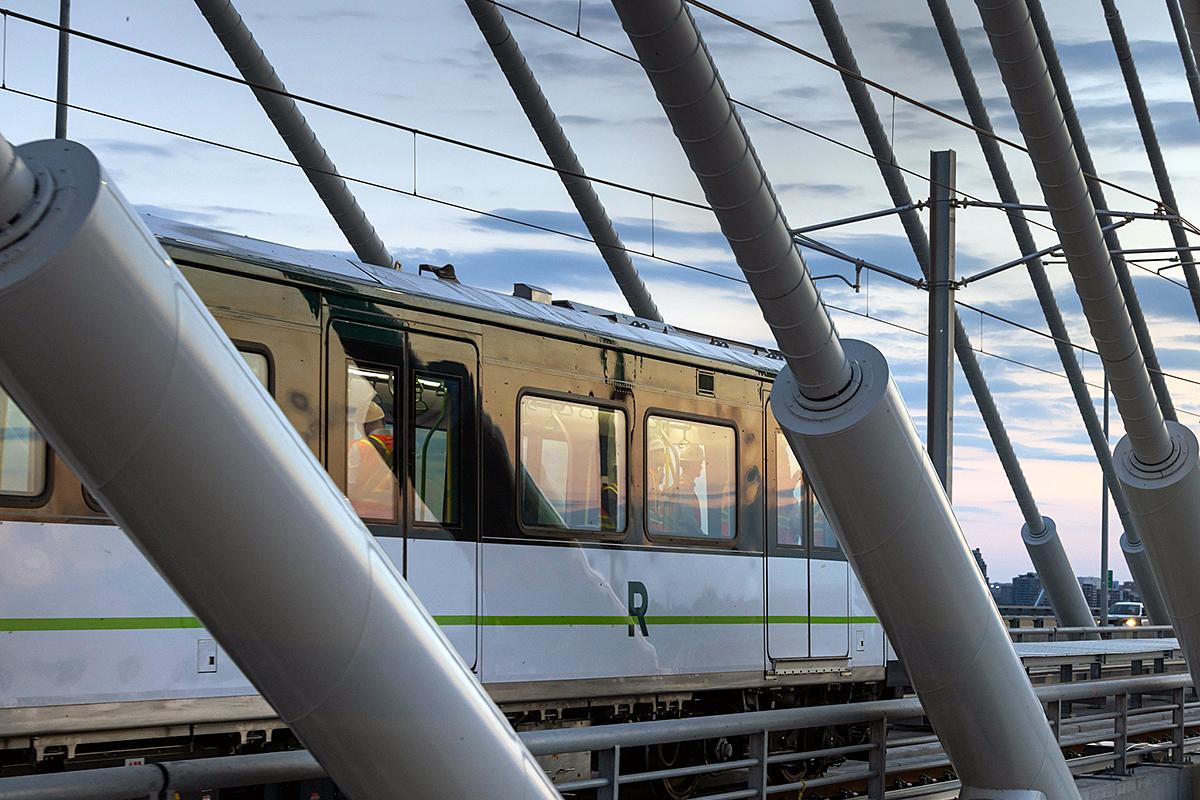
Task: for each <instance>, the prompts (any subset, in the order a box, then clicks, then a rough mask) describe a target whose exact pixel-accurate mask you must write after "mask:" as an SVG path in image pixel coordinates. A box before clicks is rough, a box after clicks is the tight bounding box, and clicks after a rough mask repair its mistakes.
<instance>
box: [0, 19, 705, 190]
mask: <svg viewBox="0 0 1200 800" xmlns="http://www.w3.org/2000/svg"><path fill="white" fill-rule="evenodd" d="M0 15H3V16H4V18H5V19H7V18H8V17H12V18H13V19H16V20H20V21H21V22H27V23H29V24H31V25H37V26H39V27H42V28H47V29H49V30H54V31H65V32H66V33H68V34H70V35H71V36H77V37H79V38H81V39H84V40H86V41H89V42H93V43H95V44H100V45H104V46H106V47H111V48H114V49H116V50H121V51H124V52H127V53H131V54H133V55H137V56H141V57H143V58H148V59H151V60H152V61H158V62H161V63H163V64H168V65H170V66H173V67H178V68H180V69H184V70H188V71H190V72H195V73H198V74H201V75H205V76H208V77H210V78H217V79H218V80H222V81H226V82H228V83H232V84H236V85H239V86H246V87H248V88H251V89H256V90H260V91H265V92H270V93H272V94H277V95H279V96H280V97H286V98H288V99H289V100H293V101H295V102H297V103H304V104H306V105H310V106H313V107H315V108H319V109H321V110H323V111H331V112H333V113H336V114H342V115H344V116H348V117H351V118H353V119H357V120H361V121H363V122H370V123H372V124H375V125H381V126H383V127H387V128H392V129H393V130H398V131H403V132H404V133H408V134H411V135H413V136H418V137H421V138H424V139H429V140H430V141H435V142H440V143H442V144H448V145H452V146H454V147H460V148H463V149H465V150H472V151H474V152H477V153H482V154H484V155H488V156H492V157H494V158H500V159H504V160H506V161H512V162H514V163H517V164H522V165H524V166H527V167H535V168H537V169H540V170H544V171H546V172H555V173H559V174H563V175H568V176H571V177H578V178H586V179H588V180H590V181H591V182H592V183H597V184H600V185H601V186H608V187H610V188H613V189H620V190H622V191H626V192H631V193H633V194H638V195H642V196H643V197H649V198H652V199H657V200H666V201H668V202H671V203H676V204H678V205H681V206H686V207H689V208H694V209H698V210H701V211H712V207H711V206H709V205H707V204H705V203H700V202H697V201H695V200H688V199H686V198H683V197H675V196H673V195H668V194H663V193H661V192H655V191H651V190H649V189H643V188H641V187H639V186H633V185H631V184H626V183H621V182H620V181H614V180H609V179H607V178H598V177H596V176H594V175H586V174H577V173H573V172H570V171H568V170H560V169H557V168H556V167H554V166H553V165H551V164H545V163H543V162H541V161H537V160H535V159H532V158H526V157H525V156H519V155H516V154H515V153H509V152H506V151H504V150H498V149H496V148H494V147H488V146H487V145H482V144H478V143H476V142H469V141H467V140H465V139H459V138H456V137H454V136H448V135H446V134H442V133H436V132H434V131H429V130H425V129H423V128H418V127H416V126H414V125H408V124H405V123H403V122H397V121H396V120H391V119H387V118H385V117H380V116H377V115H375V114H368V113H367V112H365V111H358V110H355V109H353V108H349V107H347V106H341V105H338V104H336V103H331V102H329V101H327V100H320V99H318V98H315V97H309V96H307V95H302V94H296V93H295V92H290V91H280V90H279V89H275V88H273V87H270V86H263V85H261V84H257V83H254V82H253V81H248V80H246V79H245V78H242V77H240V76H236V75H230V74H229V73H226V72H221V71H220V70H216V69H211V68H209V67H205V66H201V65H200V64H195V63H192V62H190V61H184V60H183V59H179V58H175V57H173V56H168V55H165V54H163V53H157V52H155V51H153V50H146V49H144V48H141V47H136V46H135V45H131V44H127V43H125V42H120V41H117V40H116V39H109V38H107V37H104V36H98V35H96V34H94V33H88V32H86V31H81V30H79V29H77V28H70V27H64V26H62V25H59V24H58V23H55V22H50V21H49V20H44V19H39V18H38V17H34V16H30V15H29V14H22V13H21V12H19V11H14V10H12V9H10V8H4V7H0Z"/></svg>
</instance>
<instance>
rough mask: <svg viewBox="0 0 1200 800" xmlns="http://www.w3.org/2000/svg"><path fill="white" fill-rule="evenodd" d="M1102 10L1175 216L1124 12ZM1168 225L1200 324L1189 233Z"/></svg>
mask: <svg viewBox="0 0 1200 800" xmlns="http://www.w3.org/2000/svg"><path fill="white" fill-rule="evenodd" d="M1100 6H1101V7H1102V8H1103V9H1104V21H1105V22H1106V23H1107V24H1108V33H1109V37H1110V38H1111V39H1112V43H1113V50H1114V51H1115V52H1116V54H1117V62H1118V63H1119V64H1120V66H1121V76H1122V77H1123V78H1124V79H1125V89H1126V90H1127V91H1128V93H1129V102H1130V104H1131V105H1132V106H1133V115H1134V118H1135V119H1136V120H1137V125H1138V131H1140V132H1141V135H1142V145H1143V146H1144V147H1145V149H1146V157H1147V158H1148V159H1149V160H1150V171H1151V172H1152V173H1153V175H1154V183H1155V185H1156V186H1157V187H1158V194H1159V197H1160V198H1162V201H1163V204H1164V205H1166V206H1167V209H1168V210H1169V211H1170V212H1171V213H1172V214H1178V213H1179V203H1178V201H1177V200H1176V199H1175V187H1174V186H1172V185H1171V175H1170V173H1169V172H1168V171H1167V162H1166V161H1165V160H1164V159H1163V153H1162V148H1161V147H1160V146H1159V144H1158V134H1157V133H1155V131H1154V120H1153V119H1152V118H1151V116H1150V106H1149V104H1147V102H1146V93H1145V92H1144V91H1142V82H1141V81H1140V80H1139V79H1138V73H1137V66H1136V65H1135V64H1134V63H1133V52H1132V51H1131V50H1130V48H1129V38H1128V37H1127V36H1126V35H1125V25H1124V23H1122V22H1121V12H1120V11H1118V10H1117V4H1116V2H1115V0H1100ZM1167 225H1168V226H1170V228H1171V238H1172V239H1173V240H1174V242H1175V247H1177V248H1181V249H1180V250H1179V265H1180V266H1181V267H1183V276H1184V279H1185V280H1186V281H1187V285H1188V289H1190V290H1191V291H1190V292H1189V294H1190V295H1191V298H1192V308H1193V310H1194V311H1195V312H1196V318H1197V319H1198V320H1200V275H1197V274H1196V262H1195V260H1194V259H1193V258H1192V253H1191V249H1190V246H1189V242H1188V238H1187V233H1185V232H1184V229H1183V224H1182V223H1180V221H1179V219H1178V218H1177V217H1174V216H1173V217H1171V218H1170V219H1168V221H1167Z"/></svg>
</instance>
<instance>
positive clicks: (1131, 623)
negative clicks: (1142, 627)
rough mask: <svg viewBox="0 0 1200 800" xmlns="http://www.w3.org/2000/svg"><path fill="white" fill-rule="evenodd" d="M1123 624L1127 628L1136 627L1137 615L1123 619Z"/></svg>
mask: <svg viewBox="0 0 1200 800" xmlns="http://www.w3.org/2000/svg"><path fill="white" fill-rule="evenodd" d="M1124 624H1125V627H1127V628H1136V627H1137V624H1138V621H1137V617H1130V618H1129V619H1127V620H1125V623H1124Z"/></svg>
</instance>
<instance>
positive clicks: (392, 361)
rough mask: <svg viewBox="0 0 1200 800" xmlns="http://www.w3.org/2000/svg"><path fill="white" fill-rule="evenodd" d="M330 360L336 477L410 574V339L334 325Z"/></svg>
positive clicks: (331, 455) (330, 435) (372, 328)
mask: <svg viewBox="0 0 1200 800" xmlns="http://www.w3.org/2000/svg"><path fill="white" fill-rule="evenodd" d="M327 353H328V363H327V365H326V368H327V376H328V378H327V380H328V388H327V392H328V394H327V398H328V399H327V402H326V413H327V415H328V417H327V421H326V423H327V424H326V430H327V434H326V435H327V439H326V447H327V451H326V464H327V466H328V469H329V474H330V475H331V476H332V477H333V480H334V482H335V483H337V484H338V486H340V487H341V488H342V491H343V492H345V494H346V497H347V499H348V500H349V501H350V505H351V506H353V508H354V510H355V511H356V512H358V515H359V517H361V518H362V520H363V522H364V523H366V526H367V528H368V529H369V530H370V531H371V533H373V534H375V536H376V538H377V540H378V541H379V544H380V546H381V547H382V548H383V551H384V552H385V553H387V555H388V558H390V559H391V560H392V563H393V564H394V565H395V566H396V567H397V568H398V569H400V570H403V569H404V524H403V523H404V518H405V517H404V503H405V500H406V498H405V496H404V493H403V492H401V491H400V487H401V485H402V484H401V477H402V475H403V473H404V460H403V458H402V455H403V454H404V453H405V452H407V451H406V448H405V442H404V437H405V434H406V433H407V429H406V427H405V425H404V424H403V422H404V419H405V406H406V397H405V393H404V387H405V386H406V383H405V381H404V375H405V358H406V350H405V335H404V332H403V331H401V330H398V329H396V328H391V327H385V326H381V325H373V324H366V323H360V322H352V321H349V320H342V319H335V320H334V321H333V322H332V323H331V324H330V326H329V331H328V339H327Z"/></svg>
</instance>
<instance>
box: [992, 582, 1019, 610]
mask: <svg viewBox="0 0 1200 800" xmlns="http://www.w3.org/2000/svg"><path fill="white" fill-rule="evenodd" d="M990 588H991V590H992V599H993V600H995V601H996V605H998V606H1011V605H1013V585H1012V584H1011V583H993V584H991V586H990Z"/></svg>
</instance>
